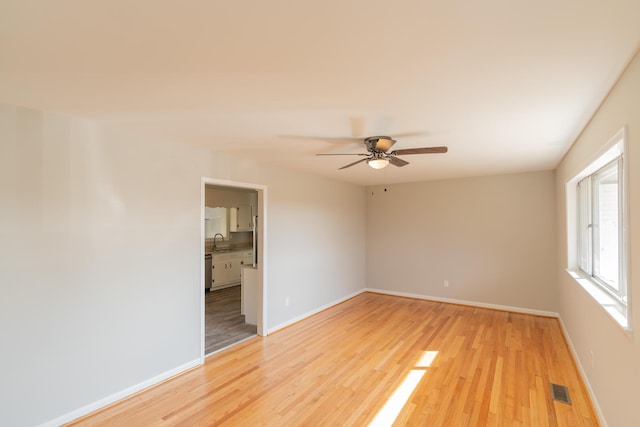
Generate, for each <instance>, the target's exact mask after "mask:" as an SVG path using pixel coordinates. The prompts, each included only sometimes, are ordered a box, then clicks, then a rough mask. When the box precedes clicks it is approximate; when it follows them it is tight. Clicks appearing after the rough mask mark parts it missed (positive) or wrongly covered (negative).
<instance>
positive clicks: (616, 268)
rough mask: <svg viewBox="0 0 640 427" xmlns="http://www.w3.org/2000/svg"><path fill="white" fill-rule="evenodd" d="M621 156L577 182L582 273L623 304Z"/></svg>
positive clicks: (624, 298)
mask: <svg viewBox="0 0 640 427" xmlns="http://www.w3.org/2000/svg"><path fill="white" fill-rule="evenodd" d="M621 174H622V156H619V157H618V158H617V159H615V160H614V161H612V162H611V163H609V164H607V165H606V166H604V167H603V168H601V169H599V170H598V171H596V172H595V173H593V174H592V175H589V176H588V177H586V178H584V179H582V180H581V181H580V182H578V190H577V194H578V209H577V212H578V227H579V232H578V254H579V260H580V262H579V267H580V270H582V272H583V273H585V274H586V275H588V276H590V277H592V278H593V279H595V280H596V281H597V282H598V284H600V285H601V286H603V287H605V288H606V290H607V291H608V292H611V293H612V294H614V295H615V296H616V297H617V298H619V299H621V300H622V301H626V292H625V289H624V287H623V286H622V284H623V283H624V280H622V277H621V274H622V271H623V269H622V263H621V261H622V260H621V257H620V254H621V252H622V251H621V248H620V245H621V243H622V226H621V225H622V206H621V204H622V195H621V191H622V185H620V184H621V183H622V179H621V176H620V175H621Z"/></svg>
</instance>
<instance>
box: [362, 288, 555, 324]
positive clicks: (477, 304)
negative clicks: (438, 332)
mask: <svg viewBox="0 0 640 427" xmlns="http://www.w3.org/2000/svg"><path fill="white" fill-rule="evenodd" d="M365 291H366V292H373V293H376V294H385V295H394V296H398V297H407V298H415V299H423V300H427V301H435V302H444V303H447V304H457V305H468V306H471V307H480V308H489V309H492V310H500V311H510V312H513V313H522V314H533V315H535V316H544V317H558V318H559V317H560V315H559V314H558V313H555V312H553V311H544V310H533V309H530V308H522V307H512V306H508V305H498V304H487V303H484V302H475V301H465V300H458V299H451V298H440V297H432V296H429V295H420V294H411V293H406V292H395V291H387V290H384V289H371V288H367V289H365Z"/></svg>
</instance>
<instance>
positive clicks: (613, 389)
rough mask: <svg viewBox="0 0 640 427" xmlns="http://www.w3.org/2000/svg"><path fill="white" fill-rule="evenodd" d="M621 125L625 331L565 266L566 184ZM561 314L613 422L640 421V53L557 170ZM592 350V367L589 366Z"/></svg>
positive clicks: (628, 424) (604, 408) (621, 423)
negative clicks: (625, 180)
mask: <svg viewBox="0 0 640 427" xmlns="http://www.w3.org/2000/svg"><path fill="white" fill-rule="evenodd" d="M623 126H626V127H627V130H628V152H627V153H626V154H625V158H624V167H625V168H628V170H629V178H630V179H629V181H630V182H629V184H630V185H629V189H628V190H629V196H630V197H629V202H630V223H629V244H630V250H631V256H630V263H629V264H630V273H631V276H630V282H629V289H630V293H631V308H632V319H631V326H632V327H633V329H634V333H633V334H627V333H626V332H624V331H623V330H622V329H621V328H620V327H619V326H618V324H617V323H615V322H614V321H613V320H612V319H611V318H610V317H609V316H608V315H607V314H606V313H605V311H604V310H603V309H602V308H601V307H600V306H599V305H598V304H596V303H595V302H594V300H593V299H592V298H591V297H590V296H589V295H588V294H587V293H586V292H585V291H584V290H583V289H582V288H581V287H580V286H578V284H577V283H576V282H575V280H573V279H572V278H571V277H570V276H569V275H568V274H567V272H566V271H565V270H564V269H565V268H567V245H568V243H567V222H566V201H565V196H566V195H565V185H566V183H567V182H568V181H569V180H571V179H572V178H573V177H574V176H575V175H576V174H578V173H579V172H580V171H581V170H582V169H583V168H584V167H586V166H587V165H588V163H589V162H590V161H592V160H594V155H596V154H597V153H598V152H599V151H600V148H601V147H602V146H603V145H604V144H606V143H607V142H608V141H609V139H610V138H612V137H613V136H614V134H615V133H616V132H617V131H619V130H620V129H621V128H622V127H623ZM556 177H557V180H556V192H557V211H558V214H557V220H558V259H559V262H558V282H559V309H560V315H561V316H562V319H563V321H564V323H565V325H566V328H567V330H568V332H569V335H570V338H571V341H572V343H573V345H574V347H575V349H576V352H577V355H578V357H579V361H580V364H581V365H582V368H583V369H584V371H585V374H586V376H587V380H588V382H589V384H590V386H591V388H592V390H593V392H594V394H595V396H596V398H597V402H598V404H599V406H600V409H601V411H602V413H603V415H604V417H605V419H606V422H607V424H608V425H609V426H616V427H617V426H637V425H638V420H640V405H639V402H640V400H639V398H638V396H640V337H639V336H638V331H639V330H640V262H638V250H640V249H639V248H640V215H639V213H640V185H639V184H640V57H638V56H636V58H635V59H634V60H633V62H632V63H631V64H630V66H629V68H628V69H627V70H626V72H625V73H624V74H623V76H622V77H621V78H620V80H619V82H618V83H617V85H616V86H615V87H614V89H613V90H612V92H611V93H610V95H609V96H608V98H607V99H606V100H605V102H604V103H603V105H602V106H601V108H600V110H599V111H598V112H597V113H596V115H595V116H594V117H593V119H592V121H591V122H590V123H589V125H588V126H587V127H586V129H585V130H584V131H583V133H582V135H581V136H580V138H579V139H578V141H577V142H576V143H575V144H574V146H573V147H572V149H571V150H570V151H569V152H568V154H567V155H566V156H565V159H564V160H563V162H562V163H561V164H560V165H559V167H558V169H557V173H556ZM591 352H593V360H594V363H593V367H592V366H591Z"/></svg>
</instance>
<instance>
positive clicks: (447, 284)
mask: <svg viewBox="0 0 640 427" xmlns="http://www.w3.org/2000/svg"><path fill="white" fill-rule="evenodd" d="M444 287H445V288H448V287H449V281H448V280H445V281H444Z"/></svg>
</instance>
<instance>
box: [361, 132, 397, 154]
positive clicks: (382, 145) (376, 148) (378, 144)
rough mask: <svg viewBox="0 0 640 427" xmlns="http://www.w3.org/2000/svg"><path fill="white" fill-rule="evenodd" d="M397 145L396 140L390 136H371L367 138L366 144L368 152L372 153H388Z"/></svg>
mask: <svg viewBox="0 0 640 427" xmlns="http://www.w3.org/2000/svg"><path fill="white" fill-rule="evenodd" d="M395 143H396V140H395V139H393V138H391V137H388V136H370V137H368V138H365V140H364V144H365V145H366V147H367V151H369V152H371V153H375V152H383V153H386V152H387V150H389V148H391V147H392V146H393V144H395Z"/></svg>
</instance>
